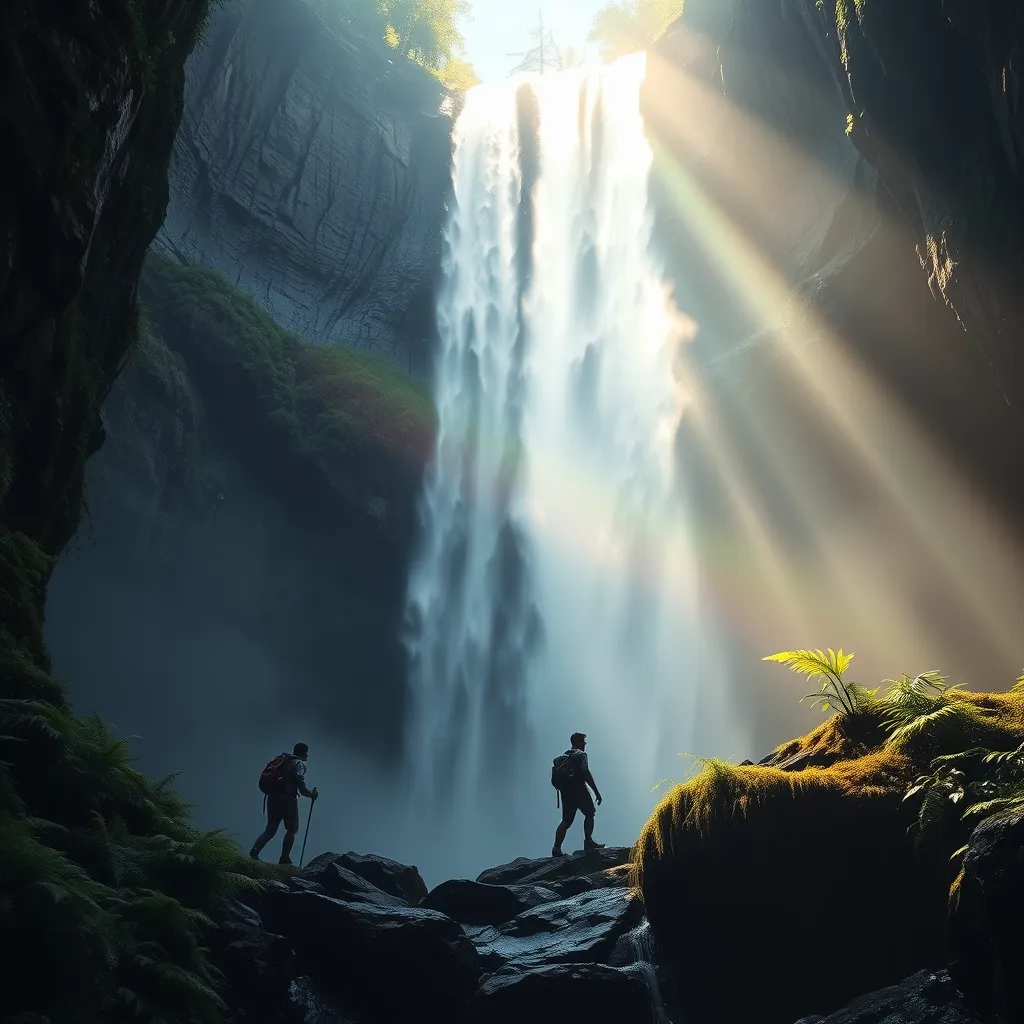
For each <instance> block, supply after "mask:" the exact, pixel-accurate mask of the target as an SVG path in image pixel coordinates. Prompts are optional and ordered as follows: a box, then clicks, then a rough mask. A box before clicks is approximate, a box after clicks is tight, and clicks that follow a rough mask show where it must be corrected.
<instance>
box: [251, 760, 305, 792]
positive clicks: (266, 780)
mask: <svg viewBox="0 0 1024 1024" xmlns="http://www.w3.org/2000/svg"><path fill="white" fill-rule="evenodd" d="M295 760H297V758H296V757H295V755H294V754H278V755H277V757H275V758H274V759H273V761H268V762H267V767H266V768H264V769H263V771H262V772H260V790H261V792H263V793H265V794H266V795H267V796H269V795H270V794H271V793H280V792H281V790H282V789H284V785H285V782H286V781H287V778H288V770H289V769H290V768H291V766H292V761H295Z"/></svg>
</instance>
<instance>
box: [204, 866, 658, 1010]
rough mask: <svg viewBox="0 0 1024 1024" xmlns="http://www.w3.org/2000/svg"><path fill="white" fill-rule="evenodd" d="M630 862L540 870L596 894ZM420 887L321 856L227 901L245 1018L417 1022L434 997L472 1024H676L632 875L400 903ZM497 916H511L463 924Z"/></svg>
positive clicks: (490, 886)
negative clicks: (587, 1022)
mask: <svg viewBox="0 0 1024 1024" xmlns="http://www.w3.org/2000/svg"><path fill="white" fill-rule="evenodd" d="M626 854H628V851H621V850H619V851H604V852H603V853H602V854H601V855H595V854H578V855H575V856H573V857H567V858H564V859H563V860H560V861H551V862H548V863H547V864H541V865H540V866H539V869H543V868H544V867H548V868H551V869H552V870H557V874H558V876H559V877H560V879H561V880H562V881H563V882H567V881H570V880H575V881H577V882H579V883H580V884H581V885H586V884H587V883H586V882H585V879H587V878H588V877H590V876H591V875H593V873H594V872H595V870H596V869H599V868H600V867H601V865H602V864H607V863H608V862H609V861H618V862H619V863H622V862H623V857H624V855H626ZM532 863H534V865H537V862H532ZM343 864H349V865H352V866H353V867H354V868H356V869H358V870H359V871H362V873H363V874H364V875H368V876H372V877H374V878H377V879H378V880H380V881H381V883H382V884H384V885H385V886H386V887H387V888H389V889H390V890H391V891H390V892H389V893H385V892H384V891H383V890H378V891H377V898H376V899H371V900H370V901H369V902H368V901H367V899H366V897H367V890H366V888H365V885H366V884H368V883H366V880H365V879H363V882H364V883H365V884H364V886H353V885H352V883H351V877H358V876H356V872H355V871H350V870H349V869H347V868H344V867H342V865H343ZM519 866H520V867H521V864H520V865H519ZM496 870H498V871H501V870H507V866H506V869H496ZM512 870H515V869H512ZM342 877H344V878H345V879H346V880H345V881H344V882H343V883H339V881H338V880H339V878H342ZM418 877H419V876H418V873H416V870H415V868H404V869H403V868H401V866H399V865H395V864H394V862H391V861H385V860H384V859H382V858H376V857H366V858H360V857H358V855H355V854H345V855H342V856H338V855H336V854H325V855H323V856H322V857H319V858H317V860H316V861H315V862H314V863H313V864H311V865H310V866H309V868H308V869H307V870H306V871H305V872H303V873H301V874H298V875H295V876H292V877H291V878H288V879H286V880H284V881H279V882H270V883H267V885H266V886H265V888H264V889H263V891H261V892H256V893H253V894H251V895H250V896H249V897H247V903H246V904H243V903H231V904H230V905H229V907H228V912H227V914H226V916H225V919H224V921H223V922H222V924H221V926H220V928H219V930H218V940H217V942H216V944H215V945H216V950H217V956H218V959H219V962H220V963H221V964H222V969H223V970H224V972H225V974H226V975H227V977H228V979H229V983H230V989H229V992H228V1003H229V1005H230V1006H231V1007H232V1010H233V1011H234V1015H235V1019H236V1020H237V1021H239V1022H240V1024H241V1022H245V1024H259V1022H263V1021H267V1022H270V1021H273V1022H274V1024H278V1022H282V1024H283V1022H289V1024H290V1022H292V1021H295V1022H304V1024H305V1022H308V1024H312V1022H314V1021H316V1022H325V1021H330V1022H335V1021H337V1022H342V1021H345V1022H351V1024H375V1022H380V1024H384V1022H387V1021H392V1020H396V1019H400V1018H401V1017H402V1015H404V1014H413V1015H415V1014H416V1013H417V1012H420V1011H421V1010H422V1007H423V1006H424V999H429V1005H430V1007H431V1010H432V1011H433V1012H435V1013H436V1014H437V1015H438V1016H439V1017H441V1016H444V1018H445V1019H454V1020H460V1021H466V1022H471V1024H477V1022H479V1024H484V1022H486V1024H495V1022H498V1024H506V1022H507V1024H513V1022H515V1024H519V1022H521V1021H523V1020H530V1021H536V1022H538V1024H556V1022H560V1021H562V1020H564V1019H565V1016H566V1014H570V1015H572V1014H577V1015H578V1014H580V1013H583V1014H586V1015H587V1016H589V1017H591V1018H593V1019H599V1020H611V1019H615V1020H628V1021H630V1022H634V1024H644V1022H650V1024H667V1021H668V1020H669V1019H670V1016H669V1011H668V1010H667V1009H666V1005H665V1003H666V1000H665V998H664V993H663V991H662V984H663V979H662V974H661V971H660V967H659V962H658V955H657V951H656V947H655V946H654V945H653V944H652V943H651V942H650V941H649V938H648V936H647V933H646V926H645V924H644V922H643V913H642V909H641V907H640V904H639V903H638V902H637V901H636V900H635V899H634V897H633V895H632V893H631V892H630V891H629V890H628V889H627V887H626V885H625V877H624V876H619V877H620V879H621V881H620V884H618V885H617V886H615V887H607V888H600V887H598V888H590V889H588V890H587V891H585V892H584V893H583V895H580V896H575V897H570V898H568V899H562V898H560V897H559V896H558V894H557V893H555V892H553V891H552V890H550V889H544V888H543V887H541V886H522V885H515V884H511V885H501V884H495V883H486V882H459V881H453V882H447V883H442V885H441V886H438V887H437V889H435V890H434V891H433V892H432V893H431V894H430V895H427V896H426V898H425V899H422V900H418V901H417V900H412V899H410V900H409V901H406V900H401V899H399V898H398V897H397V895H396V888H397V887H399V886H400V888H401V890H402V891H404V892H405V893H406V894H407V895H408V896H410V897H412V896H415V895H416V894H417V893H418V892H419V891H420V885H421V884H422V883H420V884H416V882H415V879H417V878H418ZM370 888H373V887H372V886H370ZM456 891H459V893H460V895H459V899H458V908H455V907H452V909H453V911H454V913H453V914H451V915H449V914H447V913H444V912H442V910H441V909H439V904H441V903H444V902H445V899H446V898H445V897H443V896H441V894H442V893H447V894H448V897H449V899H448V905H449V906H451V901H450V896H451V894H452V893H454V892H456ZM527 891H528V892H529V896H526V893H527ZM538 901H539V902H538ZM525 903H529V904H530V906H524V904H525ZM414 904H418V905H414ZM474 904H475V909H474ZM496 908H501V909H500V910H496ZM520 908H522V909H520ZM517 910H518V912H515V911H517ZM495 914H496V915H497V916H500V917H503V918H506V920H504V921H502V922H500V923H499V924H497V925H496V926H493V927H492V926H484V927H480V926H475V925H472V924H468V923H461V921H460V919H461V918H465V917H467V916H468V917H474V918H479V917H481V916H485V917H487V916H491V917H493V916H494V915H495ZM507 915H510V916H507ZM671 1019H675V1018H674V1017H672V1018H671Z"/></svg>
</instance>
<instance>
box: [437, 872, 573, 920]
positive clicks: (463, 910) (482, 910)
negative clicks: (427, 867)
mask: <svg viewBox="0 0 1024 1024" xmlns="http://www.w3.org/2000/svg"><path fill="white" fill-rule="evenodd" d="M557 899H558V893H556V892H555V890H553V889H548V888H544V887H543V886H539V885H487V884H485V883H482V882H471V881H469V880H468V879H465V878H456V879H452V880H451V881H448V882H442V883H441V884H440V885H439V886H437V887H436V888H434V889H431V890H430V892H429V893H428V894H427V897H426V899H425V900H424V901H423V903H422V904H421V906H423V907H424V908H426V909H427V910H436V911H439V912H440V913H442V914H447V915H448V917H450V918H451V919H452V920H453V921H458V922H459V924H470V925H498V924H504V923H505V922H506V921H510V920H511V919H512V918H513V917H516V916H517V915H518V914H522V913H523V912H524V911H526V910H530V909H532V908H533V907H536V906H539V905H540V904H542V903H553V902H554V901H555V900H557Z"/></svg>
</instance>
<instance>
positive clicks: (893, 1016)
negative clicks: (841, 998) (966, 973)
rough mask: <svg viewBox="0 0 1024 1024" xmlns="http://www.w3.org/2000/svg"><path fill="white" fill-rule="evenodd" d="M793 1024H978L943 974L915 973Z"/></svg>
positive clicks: (947, 977)
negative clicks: (833, 1009)
mask: <svg viewBox="0 0 1024 1024" xmlns="http://www.w3.org/2000/svg"><path fill="white" fill-rule="evenodd" d="M797 1024H978V1018H977V1017H975V1016H974V1015H972V1014H971V1013H970V1012H969V1011H968V1010H967V1009H966V1008H965V1007H964V1005H963V1002H962V1000H961V998H960V993H959V992H958V991H957V989H956V986H955V985H954V984H953V982H952V981H951V980H950V977H949V975H948V974H947V973H946V972H945V971H939V972H936V973H933V972H931V971H919V972H918V973H917V974H912V975H911V976H910V977H909V978H907V979H906V980H905V981H901V982H900V983H899V984H898V985H891V986H890V987H889V988H883V989H879V990H878V991H877V992H869V993H868V994H867V995H864V996H861V997H860V998H859V999H855V1000H854V1001H853V1002H852V1003H850V1004H849V1005H848V1006H845V1007H843V1009H841V1010H838V1011H837V1012H835V1013H832V1014H829V1015H828V1016H827V1017H820V1016H819V1017H804V1018H802V1019H801V1020H799V1021H797Z"/></svg>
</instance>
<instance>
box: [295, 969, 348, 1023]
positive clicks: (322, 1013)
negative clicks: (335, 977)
mask: <svg viewBox="0 0 1024 1024" xmlns="http://www.w3.org/2000/svg"><path fill="white" fill-rule="evenodd" d="M279 1024H358V1022H357V1018H355V1017H351V1016H349V1015H348V1014H347V1013H344V1012H343V1011H341V1010H339V1009H338V1007H337V1005H336V1001H334V1000H331V999H328V998H327V997H325V995H324V993H323V991H322V990H321V989H320V987H319V986H318V985H317V984H316V983H315V982H314V981H312V980H311V979H309V978H307V977H305V976H303V977H301V978H296V979H295V980H294V981H293V982H292V983H291V987H290V988H289V990H288V997H287V999H286V1000H285V1003H284V1007H283V1008H282V1010H281V1013H280V1016H279Z"/></svg>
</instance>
